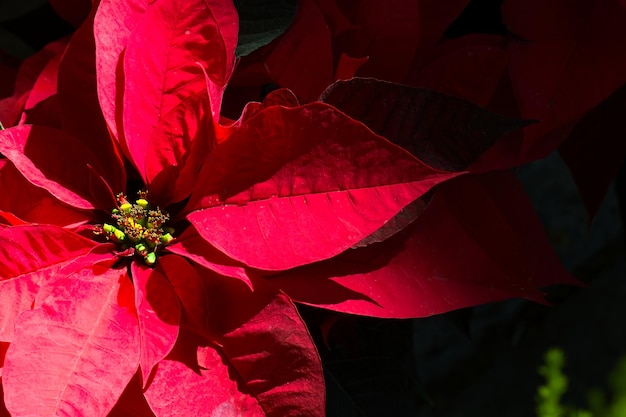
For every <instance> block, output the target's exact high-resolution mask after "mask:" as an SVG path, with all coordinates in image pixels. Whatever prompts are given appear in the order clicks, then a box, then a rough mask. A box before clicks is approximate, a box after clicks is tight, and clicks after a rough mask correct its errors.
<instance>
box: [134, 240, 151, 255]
mask: <svg viewBox="0 0 626 417" xmlns="http://www.w3.org/2000/svg"><path fill="white" fill-rule="evenodd" d="M135 250H136V251H137V253H138V254H139V255H141V256H146V255H147V254H148V248H146V245H144V244H143V243H137V245H135Z"/></svg>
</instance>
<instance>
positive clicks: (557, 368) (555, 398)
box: [536, 348, 626, 417]
mask: <svg viewBox="0 0 626 417" xmlns="http://www.w3.org/2000/svg"><path fill="white" fill-rule="evenodd" d="M564 365H565V354H564V353H563V351H562V350H561V349H558V348H552V349H549V350H548V351H547V352H546V354H545V357H544V364H543V365H542V366H541V367H540V368H539V374H540V375H542V376H543V377H544V378H545V383H544V384H543V385H541V386H540V387H539V389H538V391H537V400H536V402H537V417H624V416H626V357H623V358H622V359H621V360H620V361H619V362H618V364H617V366H616V367H615V369H614V370H613V372H612V373H611V375H610V377H609V385H610V387H611V391H612V394H613V395H612V398H611V400H612V401H611V403H610V404H609V403H608V401H607V398H606V396H605V394H604V392H602V391H601V390H599V389H593V390H591V391H590V392H589V393H588V398H587V403H588V409H587V410H579V409H575V408H573V407H569V406H567V405H563V404H561V397H562V396H563V394H564V393H565V392H566V391H567V385H568V379H567V376H566V375H565V374H564V373H563V366H564Z"/></svg>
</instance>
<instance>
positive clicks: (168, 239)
mask: <svg viewBox="0 0 626 417" xmlns="http://www.w3.org/2000/svg"><path fill="white" fill-rule="evenodd" d="M160 240H161V243H164V244H166V245H167V244H168V243H170V242H171V241H172V240H174V236H172V235H171V234H169V233H166V234H164V235H163V236H161V239H160Z"/></svg>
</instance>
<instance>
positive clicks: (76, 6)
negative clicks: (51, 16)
mask: <svg viewBox="0 0 626 417" xmlns="http://www.w3.org/2000/svg"><path fill="white" fill-rule="evenodd" d="M49 1H50V5H51V6H52V8H53V9H54V11H55V12H56V13H57V14H58V15H59V16H60V17H61V18H62V19H63V20H65V21H66V22H68V23H70V24H71V25H72V26H74V27H79V26H80V24H81V23H82V22H83V21H84V20H85V19H86V18H87V16H88V15H89V11H90V10H91V3H92V2H91V1H89V0H69V1H68V0H49Z"/></svg>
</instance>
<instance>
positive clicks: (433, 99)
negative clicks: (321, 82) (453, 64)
mask: <svg viewBox="0 0 626 417" xmlns="http://www.w3.org/2000/svg"><path fill="white" fill-rule="evenodd" d="M321 100H322V101H324V102H326V103H329V104H331V105H333V106H335V107H337V108H338V109H340V110H341V111H343V112H345V113H346V114H348V115H349V116H350V117H352V118H354V119H356V120H359V121H361V122H363V123H365V124H366V125H367V126H368V127H369V128H370V129H372V130H373V131H374V132H376V133H378V134H379V135H381V136H384V137H385V138H387V139H389V140H390V141H392V142H394V143H396V144H398V145H400V146H402V147H403V148H405V149H407V150H409V151H410V152H411V153H413V154H414V155H416V156H417V157H418V158H420V159H421V160H422V161H424V162H426V163H428V164H429V165H430V166H433V167H435V168H438V169H443V170H449V171H461V170H464V169H467V167H469V165H471V164H472V163H473V162H475V161H476V160H477V159H478V158H479V157H480V156H481V155H482V154H483V153H484V152H485V151H486V150H487V149H488V148H489V147H490V146H492V145H493V144H494V143H495V142H496V140H497V139H499V138H500V137H501V136H502V135H504V134H505V133H507V132H509V131H512V130H514V129H516V128H519V127H521V126H524V125H526V124H527V122H524V121H520V120H514V119H509V118H506V117H503V116H500V115H497V114H495V113H492V112H490V111H488V110H486V109H484V108H481V107H479V106H477V105H475V104H472V103H470V102H468V101H465V100H462V99H459V98H456V97H452V96H448V95H444V94H440V93H437V92H435V91H431V90H426V89H421V88H413V87H408V86H404V85H400V84H393V83H388V82H385V81H379V80H375V79H371V78H354V79H352V80H348V81H338V82H336V83H335V84H333V85H332V86H331V87H329V88H328V90H326V91H325V92H324V94H323V95H322V97H321Z"/></svg>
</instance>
